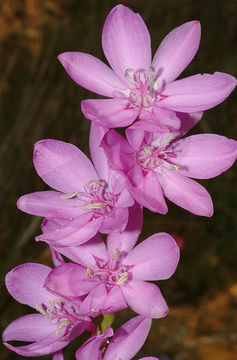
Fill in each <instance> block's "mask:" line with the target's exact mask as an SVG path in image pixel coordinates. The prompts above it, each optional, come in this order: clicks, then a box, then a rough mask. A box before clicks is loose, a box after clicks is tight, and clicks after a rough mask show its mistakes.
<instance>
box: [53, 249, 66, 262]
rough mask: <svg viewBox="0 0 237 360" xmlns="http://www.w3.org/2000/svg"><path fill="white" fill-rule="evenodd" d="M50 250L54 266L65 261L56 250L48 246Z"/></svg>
mask: <svg viewBox="0 0 237 360" xmlns="http://www.w3.org/2000/svg"><path fill="white" fill-rule="evenodd" d="M50 252H51V256H52V261H53V264H54V266H59V265H61V264H64V262H65V261H64V259H63V257H62V256H61V255H60V254H59V252H58V251H56V250H54V249H53V248H51V247H50Z"/></svg>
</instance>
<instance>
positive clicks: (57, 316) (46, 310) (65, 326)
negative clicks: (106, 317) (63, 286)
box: [35, 299, 86, 338]
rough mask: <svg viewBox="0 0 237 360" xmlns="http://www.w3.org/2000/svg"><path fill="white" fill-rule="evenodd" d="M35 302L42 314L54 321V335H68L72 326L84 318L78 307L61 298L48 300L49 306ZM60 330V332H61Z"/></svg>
mask: <svg viewBox="0 0 237 360" xmlns="http://www.w3.org/2000/svg"><path fill="white" fill-rule="evenodd" d="M41 306H42V307H40V306H39V305H38V304H35V308H36V310H37V311H39V312H40V313H41V314H42V315H45V316H46V317H48V319H49V321H53V320H54V321H56V323H57V327H56V335H57V336H58V335H59V332H60V336H62V337H65V338H66V337H68V336H70V334H71V332H72V330H73V328H74V327H75V326H76V325H78V324H79V323H80V322H81V321H83V320H85V319H86V317H85V316H82V315H80V312H79V309H77V308H76V306H74V305H72V304H70V303H68V302H66V301H64V300H62V299H54V300H52V301H51V302H50V307H47V306H46V305H45V304H42V305H41ZM61 330H62V333H61Z"/></svg>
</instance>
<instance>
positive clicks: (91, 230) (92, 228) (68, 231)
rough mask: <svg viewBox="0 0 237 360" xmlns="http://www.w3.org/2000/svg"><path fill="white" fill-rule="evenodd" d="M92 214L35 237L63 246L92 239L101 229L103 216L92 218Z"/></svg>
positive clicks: (54, 245)
mask: <svg viewBox="0 0 237 360" xmlns="http://www.w3.org/2000/svg"><path fill="white" fill-rule="evenodd" d="M91 217H92V215H91V214H90V213H87V214H85V215H82V216H80V217H79V218H78V219H76V220H73V221H69V222H68V224H67V225H65V226H63V227H58V228H57V229H56V230H53V231H51V232H45V233H43V234H41V235H39V236H37V237H36V238H35V239H36V241H41V240H42V241H45V242H47V243H48V244H49V245H50V246H52V247H57V248H60V247H63V246H72V245H79V244H83V243H84V242H86V241H88V240H89V239H91V238H92V237H93V236H94V235H95V234H96V233H97V232H98V230H99V228H100V225H101V223H102V220H103V216H100V217H98V218H96V219H91Z"/></svg>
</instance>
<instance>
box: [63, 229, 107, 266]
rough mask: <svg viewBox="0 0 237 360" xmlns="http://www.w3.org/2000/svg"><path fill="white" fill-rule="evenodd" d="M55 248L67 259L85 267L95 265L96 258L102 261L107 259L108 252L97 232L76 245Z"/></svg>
mask: <svg viewBox="0 0 237 360" xmlns="http://www.w3.org/2000/svg"><path fill="white" fill-rule="evenodd" d="M57 250H58V251H59V252H60V253H61V254H63V255H64V256H66V257H67V258H68V259H70V260H72V261H75V262H77V263H79V264H81V265H83V266H85V267H93V266H96V265H97V263H96V258H97V259H100V260H102V261H104V262H107V261H108V252H107V249H106V246H105V244H104V242H103V241H102V239H101V237H100V235H99V234H96V235H95V236H94V237H93V238H92V239H90V240H89V241H87V242H85V243H83V244H80V245H78V246H67V247H63V248H57Z"/></svg>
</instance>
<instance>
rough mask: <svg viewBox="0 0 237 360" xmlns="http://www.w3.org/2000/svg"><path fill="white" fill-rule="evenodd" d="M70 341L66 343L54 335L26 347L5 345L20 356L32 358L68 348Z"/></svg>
mask: <svg viewBox="0 0 237 360" xmlns="http://www.w3.org/2000/svg"><path fill="white" fill-rule="evenodd" d="M70 341H71V340H66V341H65V340H63V339H62V338H60V337H58V336H56V333H54V334H51V335H49V336H46V337H44V338H43V339H41V340H39V341H35V342H34V343H32V344H29V345H25V346H12V345H10V344H8V343H4V345H5V346H6V347H7V348H8V349H9V350H12V351H14V352H16V353H17V354H18V355H21V356H27V357H32V356H42V355H48V354H52V353H54V352H56V351H58V350H60V349H62V348H64V347H65V346H67V345H68V344H69V342H70Z"/></svg>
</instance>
